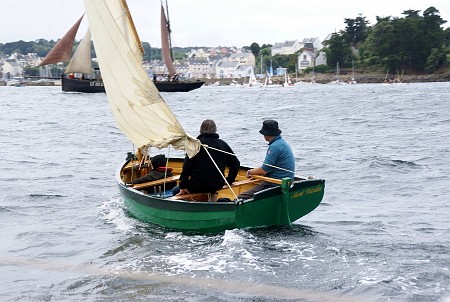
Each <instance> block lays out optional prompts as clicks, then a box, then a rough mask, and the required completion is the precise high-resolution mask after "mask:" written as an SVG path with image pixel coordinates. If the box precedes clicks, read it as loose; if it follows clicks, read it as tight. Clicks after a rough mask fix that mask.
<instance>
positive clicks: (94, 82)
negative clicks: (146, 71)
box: [39, 6, 205, 93]
mask: <svg viewBox="0 0 450 302" xmlns="http://www.w3.org/2000/svg"><path fill="white" fill-rule="evenodd" d="M161 9H162V6H161ZM161 14H162V15H161V23H163V14H164V12H163V11H161ZM82 19H83V17H81V18H80V19H79V20H78V21H77V22H76V23H75V24H74V25H73V26H72V27H71V28H70V29H69V31H68V32H67V33H66V34H65V35H64V37H62V38H61V39H60V40H59V41H58V43H56V44H55V46H54V47H53V48H52V49H51V50H50V52H49V53H48V54H47V56H46V57H45V58H44V59H43V60H42V62H41V64H40V65H39V66H45V65H49V64H55V63H60V62H69V65H68V66H67V68H66V70H65V72H64V74H63V75H62V77H61V86H62V90H63V91H65V92H85V93H96V92H105V88H104V87H103V79H102V76H101V73H100V70H99V69H98V68H97V69H94V70H93V69H92V58H91V34H90V31H89V29H88V30H87V32H86V34H85V36H84V38H83V39H82V40H81V41H80V44H79V45H78V47H77V49H76V51H75V53H74V55H73V56H72V48H73V42H74V40H75V36H76V34H77V32H78V28H79V26H80V23H81V21H82ZM164 20H165V16H164ZM165 22H166V23H168V22H167V21H165ZM164 24H165V23H164ZM161 28H162V29H163V28H166V30H168V28H167V27H166V26H165V25H164V26H163V25H161ZM162 39H166V40H167V39H168V36H167V34H163V33H162ZM163 43H164V42H163ZM167 44H169V43H167ZM138 45H139V46H138V47H137V49H138V50H139V51H140V52H141V53H143V52H144V49H143V48H142V45H141V43H139V44H138ZM168 49H169V48H168ZM163 51H164V50H163ZM166 51H168V52H170V50H166ZM169 58H170V56H169ZM169 61H170V62H169ZM165 62H167V64H171V66H172V69H173V72H172V75H175V68H174V67H173V63H171V62H172V61H171V59H170V60H169V59H167V60H166V59H165ZM204 83H205V82H201V81H195V82H185V81H171V82H166V81H158V82H155V85H156V87H157V88H158V90H159V91H161V92H188V91H191V90H194V89H197V88H200V87H201V86H202V85H203V84H204Z"/></svg>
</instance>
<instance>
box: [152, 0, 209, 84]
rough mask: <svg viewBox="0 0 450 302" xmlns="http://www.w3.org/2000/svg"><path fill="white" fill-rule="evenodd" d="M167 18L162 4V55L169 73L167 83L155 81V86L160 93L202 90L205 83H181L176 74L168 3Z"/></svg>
mask: <svg viewBox="0 0 450 302" xmlns="http://www.w3.org/2000/svg"><path fill="white" fill-rule="evenodd" d="M166 10H167V16H166V13H165V12H164V7H163V5H162V3H161V20H160V22H161V53H162V57H163V60H164V65H165V66H166V68H167V71H168V80H167V81H155V85H156V86H157V87H158V89H159V91H171V92H177V91H179V92H181V91H190V90H193V89H197V88H200V87H201V86H202V85H203V84H205V82H203V81H198V80H197V81H181V80H179V76H178V74H177V72H176V69H175V66H174V64H173V55H172V41H171V37H170V34H171V30H170V21H169V8H168V5H167V1H166Z"/></svg>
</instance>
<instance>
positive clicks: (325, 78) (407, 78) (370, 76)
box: [0, 71, 450, 86]
mask: <svg viewBox="0 0 450 302" xmlns="http://www.w3.org/2000/svg"><path fill="white" fill-rule="evenodd" d="M290 76H291V80H292V82H293V83H295V82H308V83H309V82H311V80H312V74H306V75H298V76H297V77H295V75H293V74H290ZM395 78H396V76H395V75H392V74H390V75H388V76H387V77H386V75H385V74H381V73H377V72H368V73H355V75H354V80H355V81H356V82H357V83H360V84H362V83H384V82H385V79H387V81H388V82H389V81H391V82H393V81H395ZM336 79H337V77H336V75H334V74H332V73H316V75H315V82H316V83H319V84H327V83H330V82H333V81H335V80H336ZM202 80H203V81H205V85H206V86H209V85H213V84H217V83H219V85H221V86H226V85H230V84H231V83H232V82H237V83H238V84H245V83H246V82H248V79H247V78H240V79H234V80H233V79H230V78H227V79H202ZM340 80H341V81H342V82H350V81H351V80H352V75H351V73H345V74H342V75H341V76H340ZM258 81H259V82H261V83H262V82H263V79H259V80H258ZM272 81H273V83H275V84H282V83H284V76H274V77H272ZM401 82H402V83H428V82H450V72H449V71H445V72H441V73H433V74H415V75H408V74H406V75H405V74H404V75H403V76H402V77H401ZM22 84H23V85H25V86H61V85H60V84H55V83H54V82H34V81H24V82H23V83H22ZM0 86H6V82H5V81H0Z"/></svg>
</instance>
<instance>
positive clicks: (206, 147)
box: [202, 144, 238, 199]
mask: <svg viewBox="0 0 450 302" xmlns="http://www.w3.org/2000/svg"><path fill="white" fill-rule="evenodd" d="M202 147H203V148H205V151H206V154H208V156H209V158H210V159H211V161H212V162H213V164H214V166H216V169H217V171H219V173H220V175H222V178H223V180H224V181H225V183H226V184H227V186H228V188H230V191H231V193H233V195H234V198H235V199H238V198H237V195H236V193H234V191H233V189H232V188H231V186H230V184H229V183H228V181H227V178H226V177H225V175H223V174H222V172H221V171H220V169H219V167H218V166H217V164H216V162H215V161H214V159H213V158H212V156H211V154H210V153H209V151H208V148H211V147H209V146H208V145H205V144H202ZM211 149H212V150H217V151H221V152H224V153H227V154H232V153H229V152H226V151H223V150H219V149H216V148H211ZM232 155H234V154H232ZM235 156H236V155H235Z"/></svg>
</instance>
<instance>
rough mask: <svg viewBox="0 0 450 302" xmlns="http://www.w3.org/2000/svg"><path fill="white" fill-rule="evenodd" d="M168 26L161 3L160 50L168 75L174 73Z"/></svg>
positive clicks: (170, 75)
mask: <svg viewBox="0 0 450 302" xmlns="http://www.w3.org/2000/svg"><path fill="white" fill-rule="evenodd" d="M169 41H170V28H169V23H168V22H167V19H166V14H165V13H164V8H163V6H162V5H161V52H162V56H163V60H164V64H165V65H166V67H167V70H168V71H169V77H172V76H173V75H174V74H176V71H175V67H174V66H173V62H172V56H171V53H170V52H171V49H170V42H169Z"/></svg>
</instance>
